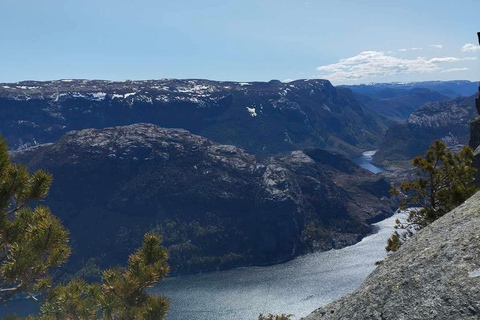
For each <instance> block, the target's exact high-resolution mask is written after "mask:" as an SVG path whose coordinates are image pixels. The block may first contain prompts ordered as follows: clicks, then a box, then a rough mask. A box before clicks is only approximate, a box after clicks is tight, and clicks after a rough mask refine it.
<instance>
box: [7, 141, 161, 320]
mask: <svg viewBox="0 0 480 320" xmlns="http://www.w3.org/2000/svg"><path fill="white" fill-rule="evenodd" d="M51 183H52V176H51V175H50V174H48V173H46V172H43V171H37V172H35V173H33V174H29V173H28V171H27V169H26V168H25V167H24V166H22V165H18V164H12V163H11V161H10V159H9V156H8V152H7V144H6V142H5V140H3V139H2V138H1V137H0V303H4V302H6V301H8V300H10V299H11V298H12V297H13V296H15V295H18V294H21V293H24V294H28V295H30V296H31V297H32V298H34V299H36V297H35V295H36V294H38V293H40V292H44V291H45V292H47V294H46V298H45V301H44V303H43V305H42V307H41V315H40V316H38V317H37V316H29V317H27V318H26V319H28V320H70V319H76V320H92V319H104V320H107V319H108V320H160V319H163V318H164V317H165V315H166V313H167V310H168V306H169V301H168V299H167V298H165V297H159V296H155V295H151V294H148V293H147V292H146V290H147V289H148V288H150V287H152V286H154V285H155V284H156V283H157V282H158V281H160V280H162V279H165V277H166V276H167V274H168V272H169V266H168V264H167V262H166V261H167V258H168V253H167V250H166V249H165V248H164V247H163V246H161V243H162V237H161V236H160V235H158V234H155V233H147V234H145V235H144V239H143V244H142V246H141V247H140V248H139V249H138V250H137V251H136V252H135V253H134V254H131V255H130V257H129V259H128V265H127V267H126V268H125V269H122V268H111V269H107V270H105V271H103V273H102V283H88V282H86V281H85V280H83V279H74V280H72V281H70V282H69V283H67V284H66V285H57V286H54V287H53V288H52V279H51V278H50V277H49V276H48V271H49V269H50V268H52V267H58V266H60V265H61V264H62V263H64V262H65V261H66V260H67V258H68V257H69V255H70V246H69V245H68V231H67V230H66V229H65V228H64V227H63V226H62V224H61V222H60V221H59V220H58V219H57V218H56V217H55V216H54V215H52V214H51V212H50V210H49V209H48V208H47V207H45V206H36V207H31V206H30V205H31V203H32V201H36V202H38V201H42V200H43V199H44V198H45V197H46V196H47V194H48V191H49V188H50V185H51ZM8 319H11V320H15V319H22V318H20V317H17V316H10V317H8Z"/></svg>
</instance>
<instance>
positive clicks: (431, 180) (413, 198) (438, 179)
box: [386, 140, 477, 251]
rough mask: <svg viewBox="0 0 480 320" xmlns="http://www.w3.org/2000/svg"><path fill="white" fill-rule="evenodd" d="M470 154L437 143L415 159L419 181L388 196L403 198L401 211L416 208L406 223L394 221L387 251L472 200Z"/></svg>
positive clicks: (393, 249)
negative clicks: (408, 207) (466, 201)
mask: <svg viewBox="0 0 480 320" xmlns="http://www.w3.org/2000/svg"><path fill="white" fill-rule="evenodd" d="M472 162H473V150H472V149H471V148H470V147H463V148H462V150H461V151H460V152H459V153H453V152H452V151H450V150H447V146H446V144H445V143H444V142H442V141H439V140H436V141H435V142H434V143H433V144H432V145H431V146H430V149H428V150H427V152H426V153H425V157H421V156H418V157H415V158H414V159H413V166H414V167H415V168H417V169H418V170H419V172H418V179H417V180H415V181H406V182H403V183H402V184H401V185H400V187H399V188H398V189H397V188H393V189H392V190H391V191H390V192H391V193H392V194H394V195H403V196H404V197H405V198H404V199H403V201H402V205H401V208H402V209H406V208H407V206H410V205H412V206H418V205H420V206H421V207H422V208H421V209H419V210H411V211H410V212H409V215H408V217H407V221H406V223H402V222H400V221H399V220H397V221H396V226H395V228H396V229H401V230H403V232H402V233H399V232H398V231H396V232H395V233H394V234H393V235H392V237H391V238H390V239H388V244H387V247H386V249H387V251H396V250H397V249H398V248H399V247H400V246H401V245H402V243H403V242H405V241H406V240H407V239H408V238H409V237H411V236H412V235H413V234H414V233H415V232H416V231H418V230H420V229H422V228H424V227H426V226H427V225H429V224H430V223H432V222H433V221H435V220H437V219H438V218H440V217H441V216H443V215H444V214H446V213H447V212H449V211H451V210H453V209H454V208H456V207H458V206H459V205H460V204H462V203H463V202H464V201H465V200H467V199H468V198H469V197H471V196H472V195H473V194H474V193H475V192H476V191H477V187H476V186H475V185H474V180H475V172H476V169H475V168H473V167H472Z"/></svg>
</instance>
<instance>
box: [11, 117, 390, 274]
mask: <svg viewBox="0 0 480 320" xmlns="http://www.w3.org/2000/svg"><path fill="white" fill-rule="evenodd" d="M322 155H323V156H322ZM11 156H12V158H13V160H14V161H19V162H23V163H26V164H27V165H28V167H29V168H30V169H31V170H35V169H39V168H41V169H45V170H47V171H49V172H51V173H53V175H54V183H53V185H52V188H51V192H50V195H49V196H48V198H47V199H46V204H47V205H49V206H50V207H51V208H52V211H53V212H54V213H55V214H56V215H58V216H59V217H60V218H61V219H62V220H63V221H64V223H65V224H66V226H67V227H68V228H69V229H70V230H71V235H72V240H73V247H74V256H73V257H72V259H71V260H72V263H74V262H80V261H81V260H82V259H88V258H89V257H96V258H100V259H102V262H103V264H104V265H111V264H117V263H121V262H122V261H124V260H125V259H126V256H127V255H128V254H129V253H131V252H132V251H133V250H134V248H135V247H136V246H138V243H139V241H140V240H141V238H142V234H143V233H144V232H145V231H148V230H152V229H153V230H156V231H158V232H160V233H162V234H163V235H164V236H165V240H166V244H167V245H168V246H169V248H170V254H171V261H170V263H171V265H172V267H173V269H174V272H181V273H188V272H196V271H201V270H212V269H216V268H228V267H232V266H239V265H248V264H252V263H256V264H263V263H273V262H278V261H283V260H286V259H290V258H292V257H294V256H296V255H298V254H300V253H302V252H305V251H306V250H309V249H311V250H316V249H320V250H325V249H330V248H340V247H342V246H345V245H348V244H352V243H355V242H356V241H358V240H360V239H361V238H362V237H363V236H364V235H366V234H368V233H369V232H371V229H370V227H369V225H368V222H370V221H374V220H376V219H379V218H381V217H384V216H388V215H389V214H390V213H391V212H392V211H391V209H392V207H393V202H392V200H391V199H389V195H388V192H386V190H388V189H389V184H388V183H387V182H386V181H385V180H383V179H381V178H380V177H378V176H375V175H374V174H371V173H369V172H367V171H366V170H363V169H361V168H359V167H357V166H356V165H355V164H353V163H352V162H350V161H349V160H347V159H346V158H343V157H341V156H334V155H332V154H330V153H328V152H326V151H321V150H320V151H319V150H316V149H312V150H309V151H307V152H306V153H303V152H299V151H296V152H293V153H291V154H290V155H287V156H285V157H283V158H269V159H267V160H264V161H259V160H258V159H257V158H256V157H254V156H252V155H249V154H247V153H246V152H245V151H243V150H242V149H239V148H237V147H234V146H229V145H220V144H217V143H214V142H212V141H210V140H208V139H206V138H203V137H200V136H196V135H193V134H191V133H189V132H188V131H186V130H182V129H165V128H160V127H157V126H155V125H151V124H136V125H130V126H124V127H115V128H106V129H99V130H97V129H87V130H83V131H72V132H69V133H67V134H66V135H65V136H64V137H63V138H61V139H60V140H59V141H58V142H56V143H54V144H47V145H42V146H38V147H34V148H30V149H27V150H23V151H17V152H12V153H11ZM328 157H338V161H336V163H337V164H342V166H341V167H338V168H336V167H335V166H332V165H331V163H329V160H328Z"/></svg>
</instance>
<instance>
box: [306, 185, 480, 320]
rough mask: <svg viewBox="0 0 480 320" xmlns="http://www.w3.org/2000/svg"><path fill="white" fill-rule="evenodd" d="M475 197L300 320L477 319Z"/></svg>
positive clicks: (479, 248) (479, 229)
mask: <svg viewBox="0 0 480 320" xmlns="http://www.w3.org/2000/svg"><path fill="white" fill-rule="evenodd" d="M479 208H480V193H477V194H476V195H474V196H473V197H472V198H470V199H469V200H467V201H466V202H465V203H464V204H463V205H461V206H460V207H458V208H456V209H455V210H453V211H452V212H450V213H448V214H447V215H445V216H443V217H442V218H440V219H439V220H437V221H435V222H434V223H433V224H432V225H430V226H428V227H427V228H425V229H423V230H421V231H420V232H419V233H418V234H417V235H416V236H414V237H413V238H412V239H410V240H409V241H407V242H406V243H405V244H404V245H403V246H402V247H401V248H400V250H399V251H397V252H396V253H394V254H392V255H391V256H389V257H388V258H387V259H386V260H385V261H384V262H383V263H382V264H381V265H380V266H379V267H378V268H377V269H376V270H375V271H374V272H373V273H372V274H371V275H370V276H369V277H368V278H367V280H366V281H365V282H364V283H363V284H362V285H361V286H360V287H359V288H358V289H357V290H355V291H354V292H353V293H351V294H348V295H346V296H344V297H343V298H341V299H340V300H338V301H335V302H333V303H330V304H328V305H326V306H325V307H322V308H320V309H318V310H316V311H314V312H313V313H312V314H310V315H309V316H308V317H306V318H305V320H334V319H339V320H340V319H349V320H360V319H362V320H363V319H365V320H367V319H368V320H390V319H392V320H394V319H395V320H407V319H408V320H410V319H419V320H420V319H422V320H427V319H464V320H467V319H472V320H473V319H479V318H480V210H479Z"/></svg>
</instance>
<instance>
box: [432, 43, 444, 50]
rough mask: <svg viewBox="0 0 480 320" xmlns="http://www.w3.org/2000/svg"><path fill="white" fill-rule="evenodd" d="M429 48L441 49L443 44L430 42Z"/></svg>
mask: <svg viewBox="0 0 480 320" xmlns="http://www.w3.org/2000/svg"><path fill="white" fill-rule="evenodd" d="M430 48H432V49H442V48H443V44H431V45H430Z"/></svg>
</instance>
